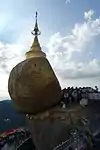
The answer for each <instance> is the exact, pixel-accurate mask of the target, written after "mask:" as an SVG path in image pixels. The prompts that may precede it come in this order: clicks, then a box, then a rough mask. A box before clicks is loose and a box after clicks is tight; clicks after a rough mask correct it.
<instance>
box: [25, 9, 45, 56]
mask: <svg viewBox="0 0 100 150" xmlns="http://www.w3.org/2000/svg"><path fill="white" fill-rule="evenodd" d="M37 15H38V13H37V11H36V16H35V18H36V21H35V27H34V30H33V31H32V32H31V33H32V35H34V36H35V37H34V41H33V44H32V46H31V48H30V50H29V51H28V52H27V53H26V59H28V58H32V57H46V54H45V53H44V52H43V51H42V50H41V47H40V43H39V40H38V36H39V35H40V34H41V32H40V30H39V27H38V23H37Z"/></svg>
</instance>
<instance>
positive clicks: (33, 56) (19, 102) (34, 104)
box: [8, 19, 61, 114]
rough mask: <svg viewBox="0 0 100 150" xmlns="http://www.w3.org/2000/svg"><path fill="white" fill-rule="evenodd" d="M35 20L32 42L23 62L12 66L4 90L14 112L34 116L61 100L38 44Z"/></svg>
mask: <svg viewBox="0 0 100 150" xmlns="http://www.w3.org/2000/svg"><path fill="white" fill-rule="evenodd" d="M39 33H40V32H39V29H38V24H37V19H36V24H35V28H34V33H33V34H34V35H35V38H34V42H33V44H32V47H31V49H30V51H29V52H27V53H26V60H24V61H22V62H21V63H19V64H18V65H16V66H15V67H14V68H13V69H12V71H11V73H10V76H9V81H8V91H9V94H10V97H11V99H12V100H13V101H14V104H15V107H16V109H17V111H19V112H22V113H28V114H36V113H39V112H42V111H44V110H46V109H48V108H50V107H52V106H54V105H56V104H57V103H58V102H59V101H60V98H61V87H60V85H59V82H58V80H57V77H56V75H55V73H54V71H53V69H52V68H51V65H50V63H49V62H48V60H47V59H46V54H45V53H44V52H42V50H41V47H40V44H39V42H38V35H39Z"/></svg>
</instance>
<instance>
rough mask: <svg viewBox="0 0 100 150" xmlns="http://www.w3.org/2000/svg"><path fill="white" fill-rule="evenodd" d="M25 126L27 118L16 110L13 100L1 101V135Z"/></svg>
mask: <svg viewBox="0 0 100 150" xmlns="http://www.w3.org/2000/svg"><path fill="white" fill-rule="evenodd" d="M25 125H26V118H25V116H24V115H21V114H18V113H17V112H16V111H15V110H14V108H13V102H12V101H11V100H3V101H0V133H1V132H4V131H7V130H11V129H13V128H17V127H21V126H25Z"/></svg>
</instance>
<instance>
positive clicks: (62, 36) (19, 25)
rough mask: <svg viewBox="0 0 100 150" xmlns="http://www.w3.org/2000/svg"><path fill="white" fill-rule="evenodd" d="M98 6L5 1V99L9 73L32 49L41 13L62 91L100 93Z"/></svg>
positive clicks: (0, 28)
mask: <svg viewBox="0 0 100 150" xmlns="http://www.w3.org/2000/svg"><path fill="white" fill-rule="evenodd" d="M99 6H100V1H99V0H96V1H94V0H93V1H91V0H83V1H82V0H67V1H66V0H3V1H2V0H0V99H5V98H9V94H8V92H7V81H8V77H9V72H10V70H11V69H12V68H13V67H14V65H16V64H17V63H18V62H20V61H21V60H23V59H24V53H25V52H26V51H28V50H29V47H30V46H31V44H32V41H33V36H32V35H31V31H32V29H33V28H34V23H35V12H36V11H38V22H39V27H40V30H41V32H42V34H41V36H40V43H41V46H42V50H43V51H45V52H46V54H47V58H48V59H49V61H50V63H51V65H52V66H53V68H54V70H55V72H56V75H57V77H58V79H59V81H60V84H61V86H62V87H65V86H69V85H70V86H86V85H87V86H95V85H97V86H98V87H100V42H99V41H100V9H99Z"/></svg>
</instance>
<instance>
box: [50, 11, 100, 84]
mask: <svg viewBox="0 0 100 150" xmlns="http://www.w3.org/2000/svg"><path fill="white" fill-rule="evenodd" d="M94 17H95V16H94V11H93V10H89V11H88V12H85V13H84V19H85V20H84V22H83V23H76V24H75V26H74V28H73V29H72V32H71V34H70V35H67V36H65V37H63V36H62V35H61V34H60V33H59V32H58V33H56V34H54V35H53V36H52V37H51V38H50V41H49V42H48V44H47V48H48V59H49V60H50V62H51V64H52V66H53V68H54V69H55V71H56V73H57V75H58V76H59V78H60V79H61V80H62V82H63V83H64V82H65V80H67V79H71V80H72V79H83V78H85V79H89V78H96V77H100V62H99V61H98V60H96V59H93V60H91V61H90V62H88V63H83V62H78V63H76V62H74V60H73V59H72V56H73V53H81V52H83V51H86V53H89V52H90V51H88V49H87V47H88V46H89V44H91V42H93V40H94V39H95V38H96V37H97V36H99V35H100V19H99V18H94ZM83 57H85V56H83ZM99 84H100V83H99Z"/></svg>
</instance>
